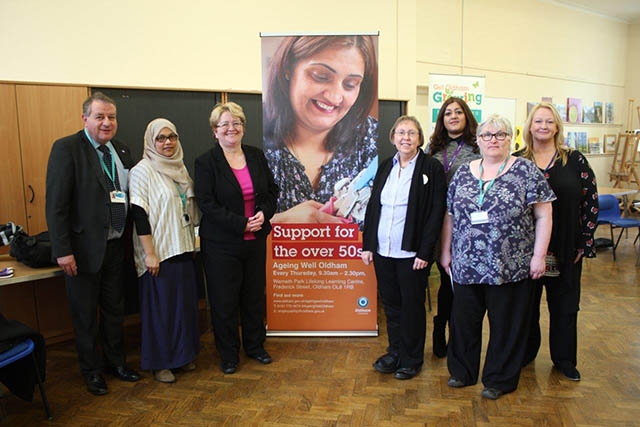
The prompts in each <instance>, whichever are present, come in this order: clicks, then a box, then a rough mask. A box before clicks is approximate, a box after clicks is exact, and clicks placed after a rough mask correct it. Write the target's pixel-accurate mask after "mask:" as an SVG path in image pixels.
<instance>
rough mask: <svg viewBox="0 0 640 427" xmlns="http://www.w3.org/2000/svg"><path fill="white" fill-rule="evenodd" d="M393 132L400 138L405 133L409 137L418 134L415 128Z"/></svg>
mask: <svg viewBox="0 0 640 427" xmlns="http://www.w3.org/2000/svg"><path fill="white" fill-rule="evenodd" d="M393 134H394V135H398V136H399V137H400V138H404V136H405V135H407V136H408V137H409V138H413V137H414V136H416V135H418V132H417V131H415V130H408V131H404V130H396V131H394V132H393Z"/></svg>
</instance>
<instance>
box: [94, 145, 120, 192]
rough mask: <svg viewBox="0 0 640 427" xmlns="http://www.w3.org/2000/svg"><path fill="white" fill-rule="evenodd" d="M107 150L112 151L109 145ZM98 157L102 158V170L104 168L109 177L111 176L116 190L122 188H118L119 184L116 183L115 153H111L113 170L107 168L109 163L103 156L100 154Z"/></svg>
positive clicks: (110, 178)
mask: <svg viewBox="0 0 640 427" xmlns="http://www.w3.org/2000/svg"><path fill="white" fill-rule="evenodd" d="M105 147H106V146H105ZM107 150H109V151H111V150H110V149H109V147H107ZM101 154H102V153H101ZM98 159H99V160H100V164H101V165H102V170H104V173H106V174H107V177H108V178H109V180H110V181H111V183H112V184H113V188H115V189H116V190H120V189H119V188H118V186H117V185H116V180H115V176H116V161H115V160H114V159H113V153H111V172H109V169H108V168H107V165H106V163H105V162H104V158H103V156H98Z"/></svg>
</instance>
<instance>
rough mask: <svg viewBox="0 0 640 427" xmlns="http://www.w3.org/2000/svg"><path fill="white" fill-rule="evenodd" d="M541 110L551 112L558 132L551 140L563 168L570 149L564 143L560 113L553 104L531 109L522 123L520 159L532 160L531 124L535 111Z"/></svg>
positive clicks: (539, 105)
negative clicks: (522, 142) (522, 140)
mask: <svg viewBox="0 0 640 427" xmlns="http://www.w3.org/2000/svg"><path fill="white" fill-rule="evenodd" d="M541 108H546V109H547V110H549V111H551V114H552V115H553V120H554V121H555V122H556V127H557V128H558V132H556V134H555V136H554V137H553V140H554V145H555V147H556V150H558V155H559V156H560V158H561V159H562V165H563V166H564V165H566V164H567V159H568V158H569V153H571V149H570V148H569V147H567V146H566V145H565V143H564V126H563V125H562V118H561V117H560V113H558V110H556V107H555V106H554V105H553V104H550V103H548V102H541V103H539V104H537V105H536V106H535V107H533V108H532V109H531V113H529V117H527V120H525V122H524V126H523V127H522V138H523V139H524V142H525V145H524V150H522V157H524V158H526V159H529V160H533V136H531V122H532V121H533V116H534V115H535V114H536V111H538V110H539V109H541Z"/></svg>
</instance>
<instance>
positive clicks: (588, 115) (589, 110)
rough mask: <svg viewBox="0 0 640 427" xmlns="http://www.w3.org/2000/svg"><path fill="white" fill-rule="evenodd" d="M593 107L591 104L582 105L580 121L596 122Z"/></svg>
mask: <svg viewBox="0 0 640 427" xmlns="http://www.w3.org/2000/svg"><path fill="white" fill-rule="evenodd" d="M595 119H596V117H595V109H594V108H593V106H592V105H585V106H583V107H582V123H596V120H595Z"/></svg>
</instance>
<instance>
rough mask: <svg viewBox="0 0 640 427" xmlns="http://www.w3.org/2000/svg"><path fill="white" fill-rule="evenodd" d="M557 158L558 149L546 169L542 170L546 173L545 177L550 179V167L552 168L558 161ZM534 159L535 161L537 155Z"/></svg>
mask: <svg viewBox="0 0 640 427" xmlns="http://www.w3.org/2000/svg"><path fill="white" fill-rule="evenodd" d="M557 158H558V150H556V152H555V153H553V157H552V158H551V161H550V162H549V164H548V165H547V167H546V168H544V170H543V171H542V174H543V175H544V177H545V178H546V179H549V169H551V166H553V164H554V163H555V162H556V159H557ZM534 161H535V157H534Z"/></svg>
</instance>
